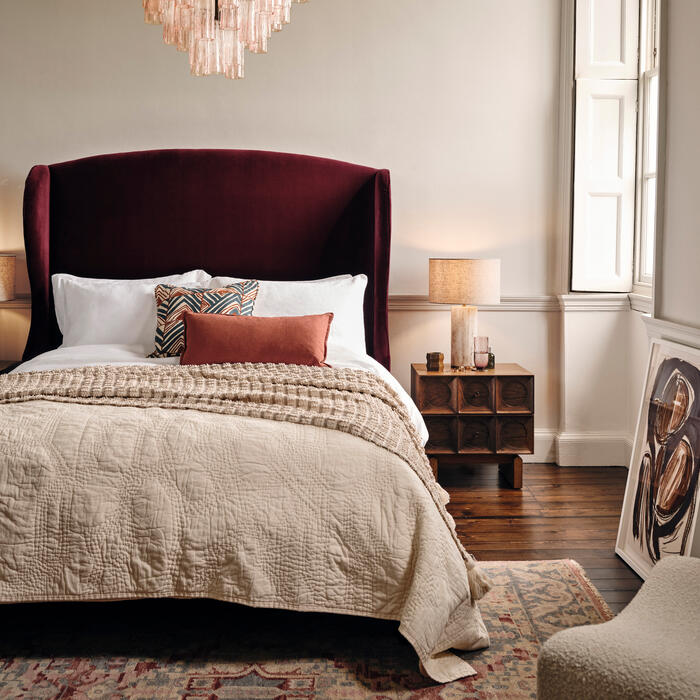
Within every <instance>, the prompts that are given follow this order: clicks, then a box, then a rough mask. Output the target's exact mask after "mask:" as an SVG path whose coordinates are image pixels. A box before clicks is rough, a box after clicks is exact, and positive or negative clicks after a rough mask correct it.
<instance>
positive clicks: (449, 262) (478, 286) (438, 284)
mask: <svg viewBox="0 0 700 700" xmlns="http://www.w3.org/2000/svg"><path fill="white" fill-rule="evenodd" d="M429 279H430V291H429V294H428V298H429V300H430V301H432V302H434V303H436V304H469V305H473V306H478V305H483V304H499V303H500V302H501V261H500V260H498V259H479V258H463V259H457V258H430V269H429Z"/></svg>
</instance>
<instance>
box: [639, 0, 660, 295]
mask: <svg viewBox="0 0 700 700" xmlns="http://www.w3.org/2000/svg"><path fill="white" fill-rule="evenodd" d="M659 5H660V2H659V0H642V2H641V4H640V15H641V16H640V24H639V26H640V32H639V34H640V37H639V38H640V47H639V48H640V51H639V87H638V99H637V104H638V107H637V109H638V115H639V116H638V120H637V130H638V134H637V184H636V195H635V225H634V228H635V231H634V277H633V284H632V292H633V293H635V294H639V295H642V296H647V297H651V296H652V290H653V284H654V273H653V269H652V272H651V274H648V273H647V272H645V270H644V260H645V257H646V254H647V251H648V250H649V247H651V249H652V256H653V251H654V246H655V239H656V220H654V222H653V234H654V235H653V237H652V239H651V240H649V222H648V221H647V215H646V214H647V207H646V197H647V190H648V183H649V180H651V179H654V180H655V186H656V188H657V191H656V198H657V201H658V182H659V180H658V171H659V163H658V157H659V148H658V144H659V133H658V132H659V118H660V114H659V112H660V106H659V101H658V96H659V87H660V86H659V84H658V83H659V81H660V77H659V61H658V59H659ZM654 78H656V80H657V105H656V108H657V116H656V124H657V135H656V143H657V153H656V157H655V159H654V160H655V163H656V165H655V168H654V169H653V170H651V169H650V168H649V167H648V165H649V152H648V150H649V149H648V146H649V124H650V118H649V108H650V100H649V89H650V84H651V81H652V80H653V79H654ZM654 213H656V206H655V207H654ZM652 259H653V258H652ZM652 267H653V263H652Z"/></svg>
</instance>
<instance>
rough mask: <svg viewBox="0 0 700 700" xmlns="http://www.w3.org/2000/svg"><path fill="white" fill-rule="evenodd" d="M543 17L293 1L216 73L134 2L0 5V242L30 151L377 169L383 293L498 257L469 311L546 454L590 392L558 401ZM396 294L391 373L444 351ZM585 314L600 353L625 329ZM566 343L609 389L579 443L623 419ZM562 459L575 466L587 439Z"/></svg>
mask: <svg viewBox="0 0 700 700" xmlns="http://www.w3.org/2000/svg"><path fill="white" fill-rule="evenodd" d="M560 13H561V5H560V2H559V1H558V0H531V1H530V2H522V0H497V1H496V0H492V1H490V2H484V1H483V0H459V2H455V1H454V0H433V2H424V1H423V0H381V1H377V0H346V1H345V2H341V1H340V0H312V1H311V2H309V3H308V4H307V5H303V6H295V8H294V10H293V21H292V24H291V25H290V26H288V27H286V28H285V29H284V31H283V32H282V33H280V34H276V35H275V36H274V37H273V39H272V42H271V48H270V52H269V54H267V55H263V56H248V57H247V76H246V78H245V79H244V80H243V81H238V82H230V81H227V80H225V79H224V78H219V77H211V78H193V77H191V76H190V75H189V72H188V66H187V61H186V57H185V56H184V55H182V54H178V53H176V52H175V51H174V49H172V48H170V47H166V46H165V45H163V43H162V41H161V38H160V32H159V28H157V27H151V26H148V25H145V24H144V22H143V17H142V13H141V9H140V3H138V2H114V1H112V2H110V1H109V0H61V2H60V3H57V2H55V1H54V0H34V1H33V2H21V3H9V2H2V3H0V102H1V103H2V108H1V109H0V251H7V250H15V251H17V252H18V253H19V254H20V255H23V252H22V223H21V202H22V192H23V185H24V178H25V177H26V174H27V172H28V171H29V169H30V168H31V166H32V165H34V164H35V163H53V162H59V161H62V160H67V159H72V158H77V157H81V156H87V155H93V154H97V153H108V152H115V151H124V150H138V149H149V148H165V147H222V148H261V149H269V150H281V151H289V152H297V153H308V154H313V155H320V156H326V157H332V158H338V159H341V160H348V161H353V162H357V163H362V164H366V165H372V166H376V167H386V168H389V169H390V170H391V174H392V195H393V239H392V270H391V293H392V294H394V295H424V294H426V292H427V270H428V265H427V259H428V257H430V256H431V255H449V256H488V257H500V258H501V259H502V273H503V274H502V278H503V284H502V293H503V296H504V297H505V298H513V297H518V298H520V301H519V302H512V303H509V305H508V307H507V310H503V311H497V312H494V311H489V312H486V313H482V314H481V331H482V332H483V333H485V334H488V335H489V336H490V337H491V340H492V344H493V347H494V350H495V352H496V355H497V358H498V360H499V361H504V362H506V361H510V362H520V363H521V364H522V365H524V366H525V367H527V368H528V369H529V370H532V371H533V372H535V374H536V425H535V428H536V446H537V454H536V455H535V457H536V459H552V457H553V454H554V443H555V437H556V435H557V434H558V431H559V430H560V418H561V415H566V410H564V411H563V410H562V409H563V408H564V409H566V408H568V409H570V410H569V413H570V414H571V415H572V416H577V415H578V416H581V415H583V414H584V413H585V412H586V410H587V409H586V408H585V405H588V402H590V401H591V400H594V398H595V394H596V385H595V383H594V384H590V383H587V382H585V381H583V382H581V391H579V392H578V398H576V400H574V398H572V397H575V396H576V393H575V392H574V393H569V394H568V399H567V400H568V401H569V404H566V405H562V400H561V397H562V395H564V396H566V392H563V393H562V386H561V373H562V367H563V366H565V365H564V357H563V355H562V353H561V347H560V346H561V338H562V319H563V315H562V314H561V313H560V312H559V310H558V308H557V300H556V297H555V296H554V295H556V294H557V293H558V292H560V291H563V290H562V289H560V288H559V286H558V285H559V279H560V270H561V265H560V260H559V255H560V253H559V251H560V249H561V248H560V245H559V243H560V242H559V241H558V240H557V235H558V234H557V228H556V227H557V221H556V217H557V209H558V206H559V201H558V199H557V192H558V187H559V183H558V169H557V168H558V163H557V158H558V150H557V138H558V134H557V128H558V113H559V94H558V91H559V71H560V56H559V50H560V34H561V28H560ZM19 267H20V275H19V280H18V291H19V292H20V293H22V292H25V293H26V292H27V291H28V284H27V280H26V273H25V272H24V269H23V265H22V264H20V266H19ZM399 308H402V307H401V305H400V304H398V303H394V304H392V305H390V309H393V310H391V311H390V334H391V346H392V354H393V369H394V373H395V374H396V375H397V376H398V377H399V379H400V380H401V381H402V382H403V383H404V384H405V385H408V378H409V364H410V362H415V361H421V360H423V359H424V357H425V352H427V351H432V350H442V351H443V352H445V354H446V355H448V354H449V313H448V312H446V311H444V310H436V311H415V310H409V311H406V310H403V311H402V310H397V309H399ZM613 317H614V318H615V319H616V323H613V321H612V319H613ZM577 318H578V315H577ZM595 319H596V317H595V315H593V316H592V318H591V319H584V317H583V316H581V317H580V321H577V323H578V322H580V323H583V324H584V325H583V326H581V327H582V328H584V327H585V326H586V324H588V327H589V329H592V330H590V333H591V334H595V333H596V332H597V333H598V334H599V337H601V338H605V347H607V348H610V349H614V348H615V347H616V346H617V345H619V344H622V343H624V342H625V340H624V339H625V338H626V337H627V330H626V329H627V325H626V322H625V318H624V314H622V313H615V314H607V313H603V314H601V315H600V320H599V323H597V322H596V320H595ZM27 321H28V311H27V310H26V309H24V310H22V309H2V310H0V357H7V358H10V357H18V355H19V353H20V352H21V348H22V347H23V335H24V333H25V332H26V327H27ZM584 321H585V322H584ZM596 329H597V330H596ZM588 337H589V336H587V335H586V334H585V333H584V334H583V337H582V339H581V341H582V342H584V343H585V342H586V341H587V340H588ZM570 347H571V346H570ZM579 353H580V354H581V355H582V356H583V360H582V363H583V364H582V366H583V367H584V370H583V371H584V374H582V375H580V376H586V377H588V378H589V381H590V382H595V381H597V382H599V383H601V385H602V391H603V393H605V392H607V394H610V396H613V395H614V394H615V391H616V389H615V387H617V391H618V394H617V397H618V400H617V404H616V406H617V408H615V406H611V405H609V402H608V405H607V406H606V407H605V410H604V411H603V412H602V414H596V412H595V411H589V412H588V414H586V415H585V416H584V417H583V418H582V420H581V422H580V425H579V424H577V426H578V427H577V428H576V430H580V431H581V434H583V433H585V435H586V436H587V438H591V436H593V437H592V438H591V439H595V436H596V435H599V434H600V433H601V431H604V430H605V429H606V426H608V425H610V420H609V418H610V416H609V415H608V414H609V413H614V429H615V431H618V430H623V428H622V427H620V426H622V425H623V424H624V425H627V422H629V420H628V417H627V416H626V414H625V408H624V406H625V405H626V401H627V399H626V395H625V391H626V387H627V386H628V385H627V384H626V382H625V380H624V379H623V378H620V377H619V376H618V377H617V379H616V381H617V384H614V383H613V384H611V383H610V378H611V377H614V376H615V368H616V366H612V367H610V368H608V369H606V365H605V363H604V362H603V360H604V358H603V357H598V355H596V354H591V353H587V352H586V350H585V346H584V347H583V348H581V349H580V350H579ZM577 362H578V360H577ZM601 365H602V367H603V369H602V370H601V369H600V367H601ZM568 370H569V371H570V372H572V371H573V372H574V376H578V375H576V374H575V372H576V367H572V366H569V367H568ZM599 393H600V392H599ZM607 394H606V396H607ZM608 398H609V397H608ZM606 400H607V399H606ZM584 404H585V405H584ZM621 406H622V407H621ZM571 411H573V413H571ZM626 421H627V422H626ZM618 424H619V425H618ZM616 439H617V438H616ZM618 442H619V441H618ZM616 444H617V443H616ZM614 449H617V447H615V448H614ZM613 453H614V450H613ZM613 453H611V452H608V460H609V461H608V463H610V459H611V458H610V457H609V455H610V454H613ZM577 454H578V456H577V457H575V459H574V463H575V462H576V459H578V460H583V461H582V462H581V461H579V463H585V460H586V459H588V455H589V454H590V452H587V451H586V450H583V451H581V452H580V453H577ZM602 459H605V457H602Z"/></svg>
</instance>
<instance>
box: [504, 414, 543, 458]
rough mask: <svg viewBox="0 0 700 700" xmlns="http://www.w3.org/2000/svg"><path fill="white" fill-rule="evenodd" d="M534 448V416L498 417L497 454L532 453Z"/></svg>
mask: <svg viewBox="0 0 700 700" xmlns="http://www.w3.org/2000/svg"><path fill="white" fill-rule="evenodd" d="M534 446H535V445H534V419H533V417H532V416H517V415H516V416H499V417H498V427H497V430H496V451H497V452H503V453H508V454H509V453H511V452H516V453H522V452H526V453H532V452H533V451H534Z"/></svg>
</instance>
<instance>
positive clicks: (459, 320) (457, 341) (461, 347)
mask: <svg viewBox="0 0 700 700" xmlns="http://www.w3.org/2000/svg"><path fill="white" fill-rule="evenodd" d="M477 314H478V309H477V308H476V306H466V305H465V304H462V305H460V306H453V307H452V357H451V360H450V362H451V364H452V367H457V368H470V369H473V367H474V336H476V335H478V316H477Z"/></svg>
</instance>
